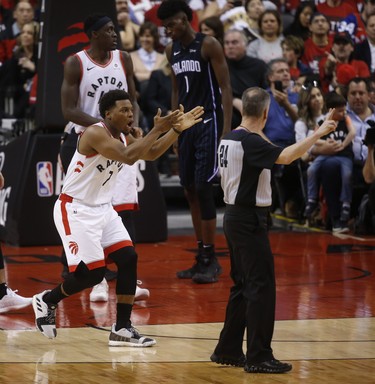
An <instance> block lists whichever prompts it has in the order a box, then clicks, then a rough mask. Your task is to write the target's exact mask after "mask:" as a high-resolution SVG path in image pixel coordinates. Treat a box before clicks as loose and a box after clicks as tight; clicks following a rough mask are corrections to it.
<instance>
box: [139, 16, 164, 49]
mask: <svg viewBox="0 0 375 384" xmlns="http://www.w3.org/2000/svg"><path fill="white" fill-rule="evenodd" d="M147 31H150V34H151V36H152V37H153V38H154V49H156V48H157V47H159V31H158V27H157V26H156V25H155V24H154V23H152V22H151V21H145V22H144V23H143V24H142V25H141V27H140V28H139V32H138V36H142V35H144V34H145V33H146V32H147Z"/></svg>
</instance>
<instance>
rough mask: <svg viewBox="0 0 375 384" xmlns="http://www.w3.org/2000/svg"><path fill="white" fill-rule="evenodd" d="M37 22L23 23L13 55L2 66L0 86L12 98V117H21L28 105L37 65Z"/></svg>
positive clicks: (25, 113) (23, 115) (24, 114)
mask: <svg viewBox="0 0 375 384" xmlns="http://www.w3.org/2000/svg"><path fill="white" fill-rule="evenodd" d="M38 33H39V24H38V23H36V22H31V23H27V24H25V25H23V27H22V31H21V34H20V36H19V44H18V45H16V47H15V49H14V52H13V56H12V57H11V59H9V60H7V61H6V62H5V63H4V65H3V67H2V71H3V72H2V73H3V74H4V76H1V81H0V87H1V88H2V89H3V90H4V89H5V90H8V93H12V95H13V100H14V112H13V116H11V117H14V118H23V117H25V116H26V115H27V108H28V106H29V92H30V88H31V82H32V79H33V77H34V75H35V73H36V67H37V60H38V54H37V44H36V42H37V36H38Z"/></svg>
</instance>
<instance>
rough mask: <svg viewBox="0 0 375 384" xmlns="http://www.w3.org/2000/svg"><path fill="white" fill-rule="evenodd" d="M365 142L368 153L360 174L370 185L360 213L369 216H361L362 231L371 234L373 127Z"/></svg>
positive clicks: (374, 218)
mask: <svg viewBox="0 0 375 384" xmlns="http://www.w3.org/2000/svg"><path fill="white" fill-rule="evenodd" d="M365 144H366V145H367V148H368V153H367V158H366V161H365V164H364V166H363V171H362V174H363V178H364V180H365V182H366V183H367V184H369V185H370V187H369V190H368V203H367V204H366V206H365V207H364V209H365V212H364V213H362V212H360V213H362V215H363V216H365V215H366V214H367V215H368V216H369V220H367V221H366V218H365V217H364V218H363V221H364V222H363V225H365V228H363V229H362V231H363V232H365V233H372V234H373V233H374V232H375V150H374V148H375V128H372V129H371V131H368V132H367V135H366V138H365Z"/></svg>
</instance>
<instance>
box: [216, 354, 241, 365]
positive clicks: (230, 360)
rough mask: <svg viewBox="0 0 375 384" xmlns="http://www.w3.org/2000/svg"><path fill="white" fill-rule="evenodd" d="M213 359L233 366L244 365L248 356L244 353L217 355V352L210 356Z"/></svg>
mask: <svg viewBox="0 0 375 384" xmlns="http://www.w3.org/2000/svg"><path fill="white" fill-rule="evenodd" d="M210 359H211V361H212V362H213V363H216V364H222V365H232V366H233V367H244V366H245V363H246V356H245V355H244V354H242V355H241V356H239V357H235V356H227V355H217V354H216V353H215V352H214V353H213V354H212V355H211V357H210Z"/></svg>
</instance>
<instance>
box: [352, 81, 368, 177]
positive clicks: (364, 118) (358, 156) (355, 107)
mask: <svg viewBox="0 0 375 384" xmlns="http://www.w3.org/2000/svg"><path fill="white" fill-rule="evenodd" d="M370 91H371V88H370V83H369V81H368V79H363V78H360V77H359V78H358V77H356V78H354V79H352V80H350V82H349V84H348V106H347V110H348V116H349V117H350V118H351V120H352V122H353V124H354V126H355V128H356V136H355V138H354V142H353V152H354V163H355V164H357V165H358V166H359V168H360V169H361V170H362V166H363V164H364V162H365V159H366V158H367V146H366V145H364V144H363V139H364V138H365V135H366V131H367V129H368V128H369V127H370V125H371V121H375V107H374V106H373V105H372V104H371V102H370ZM369 121H370V123H369Z"/></svg>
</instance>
